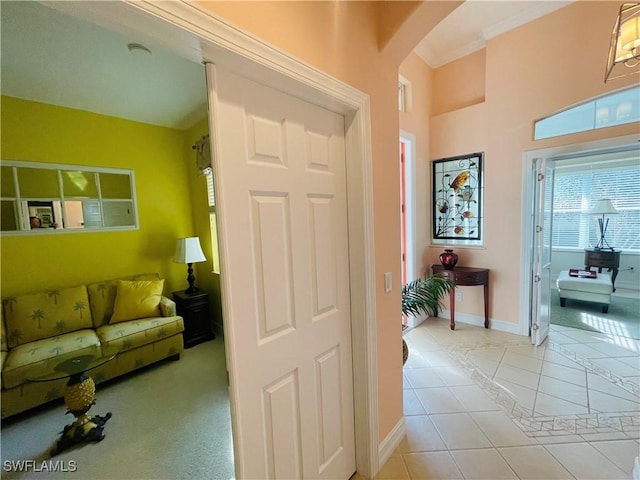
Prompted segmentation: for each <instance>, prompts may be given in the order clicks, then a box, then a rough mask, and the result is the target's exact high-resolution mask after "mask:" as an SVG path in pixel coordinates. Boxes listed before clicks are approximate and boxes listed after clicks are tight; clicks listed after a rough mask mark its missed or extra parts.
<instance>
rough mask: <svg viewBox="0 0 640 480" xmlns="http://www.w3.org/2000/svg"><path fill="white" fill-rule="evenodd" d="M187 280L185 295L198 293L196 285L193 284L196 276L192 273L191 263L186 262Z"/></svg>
mask: <svg viewBox="0 0 640 480" xmlns="http://www.w3.org/2000/svg"><path fill="white" fill-rule="evenodd" d="M187 282H189V288H187V289H186V290H185V291H184V293H186V294H187V295H193V294H194V293H198V287H196V286H195V282H196V277H195V275H194V274H193V264H192V263H187Z"/></svg>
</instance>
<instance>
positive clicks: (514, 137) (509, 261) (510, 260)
mask: <svg viewBox="0 0 640 480" xmlns="http://www.w3.org/2000/svg"><path fill="white" fill-rule="evenodd" d="M619 7H620V4H619V3H617V2H606V1H596V2H591V1H578V2H575V3H573V4H571V5H569V6H567V7H565V8H562V9H560V10H558V11H556V12H554V13H552V14H550V15H547V16H545V17H542V18H540V19H538V20H536V21H534V22H531V23H529V24H526V25H524V26H522V27H520V28H517V29H515V30H512V31H510V32H507V33H505V34H503V35H501V36H499V37H496V38H494V39H492V40H490V41H489V42H488V43H487V47H486V53H485V54H484V55H485V60H486V64H485V73H486V86H485V88H486V95H485V101H484V102H481V103H477V104H475V105H472V106H466V107H464V108H458V109H455V110H453V111H450V112H448V113H443V114H441V115H437V116H434V117H433V118H431V125H430V136H431V138H430V158H431V159H437V158H442V157H448V156H454V155H460V154H466V153H472V152H485V175H484V178H485V200H484V202H485V203H484V205H485V212H486V221H485V230H484V231H485V236H484V243H485V245H484V248H464V247H455V249H456V251H457V252H458V254H459V256H460V260H459V264H461V265H473V266H479V267H480V266H481V267H488V268H490V269H491V285H492V286H491V293H490V297H491V300H490V304H491V306H490V312H489V313H490V316H491V317H492V318H494V319H497V320H502V321H505V322H511V323H516V322H518V316H519V306H520V304H519V302H518V301H517V299H518V296H519V288H520V275H521V272H520V256H521V254H520V243H521V238H520V237H521V235H520V228H521V212H522V209H523V205H522V162H523V160H522V158H523V152H526V151H530V150H538V149H542V148H547V147H551V146H558V145H568V144H575V143H580V142H586V141H591V140H598V139H602V138H610V137H616V136H621V135H627V134H632V133H637V132H638V124H637V123H636V124H630V125H625V126H620V127H610V128H604V129H600V130H594V131H591V132H584V133H579V134H574V135H564V136H561V137H556V138H553V139H547V140H542V141H533V123H534V122H535V121H536V120H538V119H541V118H544V117H546V116H548V115H551V114H553V113H555V112H557V111H559V110H562V109H564V108H567V107H569V106H572V105H575V104H578V103H581V102H584V101H586V100H589V99H591V98H593V97H596V96H599V95H602V94H605V93H607V92H610V91H613V90H616V89H620V88H622V87H624V86H625V85H626V86H628V85H631V84H633V83H637V81H638V76H637V75H635V76H631V77H626V78H625V79H621V80H616V81H612V82H610V83H607V84H605V83H604V70H605V63H606V58H607V49H608V46H609V39H610V35H611V29H612V27H613V23H614V21H615V18H616V14H617V12H618V9H619ZM585 32H587V33H586V34H585ZM472 60H473V61H476V60H477V58H474V59H472ZM445 69H446V72H438V71H435V72H434V77H437V76H438V75H439V74H440V73H443V76H444V75H446V76H447V77H449V78H455V77H456V76H458V77H462V76H464V75H466V74H468V68H467V64H466V63H465V59H462V60H459V61H457V62H455V63H454V64H451V65H449V66H446V67H442V70H445ZM456 69H457V71H456ZM463 93H464V92H460V90H459V89H458V86H457V84H456V83H455V82H450V83H447V82H441V83H438V85H437V89H435V90H434V91H433V96H434V97H440V98H449V99H451V100H450V101H449V102H448V103H449V105H450V106H451V105H455V104H456V102H458V101H460V103H459V105H458V106H460V105H464V104H465V102H464V101H463V100H464V97H463V96H462V94H463ZM467 98H468V97H467ZM426 188H429V187H428V185H427V186H426ZM441 251H442V247H440V246H436V247H431V248H428V249H427V252H426V254H425V258H426V259H427V261H428V262H429V263H432V262H433V263H435V262H437V256H438V254H439V253H440V252H441ZM462 288H464V289H465V292H464V297H463V298H464V301H463V302H462V303H459V304H456V310H460V311H461V312H466V313H471V314H474V315H477V316H482V315H483V313H482V298H481V294H482V289H478V288H475V287H462ZM520 301H523V299H520Z"/></svg>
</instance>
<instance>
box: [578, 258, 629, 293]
mask: <svg viewBox="0 0 640 480" xmlns="http://www.w3.org/2000/svg"><path fill="white" fill-rule="evenodd" d="M584 266H585V268H586V269H587V270H589V269H590V268H591V267H598V273H602V268H603V267H604V268H608V269H609V270H610V271H611V284H612V285H613V291H614V292H615V291H616V277H617V276H618V268H619V267H620V250H593V249H588V248H586V249H585V250H584Z"/></svg>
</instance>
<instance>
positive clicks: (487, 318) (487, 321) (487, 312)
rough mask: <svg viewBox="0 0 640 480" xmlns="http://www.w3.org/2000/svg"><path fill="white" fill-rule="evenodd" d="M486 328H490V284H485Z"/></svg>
mask: <svg viewBox="0 0 640 480" xmlns="http://www.w3.org/2000/svg"><path fill="white" fill-rule="evenodd" d="M484 328H489V282H488V281H487V283H485V284H484Z"/></svg>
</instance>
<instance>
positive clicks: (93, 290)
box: [87, 273, 160, 328]
mask: <svg viewBox="0 0 640 480" xmlns="http://www.w3.org/2000/svg"><path fill="white" fill-rule="evenodd" d="M159 278H160V276H159V275H158V274H157V273H142V274H140V275H133V276H131V277H123V278H117V279H113V280H107V281H104V282H99V283H92V284H90V285H87V290H88V291H89V302H90V303H91V315H92V317H93V326H94V327H95V328H98V327H101V326H102V325H108V324H109V321H110V320H111V315H113V306H114V304H115V300H116V292H117V289H118V286H117V282H118V280H158V279H159Z"/></svg>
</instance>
